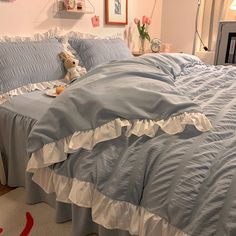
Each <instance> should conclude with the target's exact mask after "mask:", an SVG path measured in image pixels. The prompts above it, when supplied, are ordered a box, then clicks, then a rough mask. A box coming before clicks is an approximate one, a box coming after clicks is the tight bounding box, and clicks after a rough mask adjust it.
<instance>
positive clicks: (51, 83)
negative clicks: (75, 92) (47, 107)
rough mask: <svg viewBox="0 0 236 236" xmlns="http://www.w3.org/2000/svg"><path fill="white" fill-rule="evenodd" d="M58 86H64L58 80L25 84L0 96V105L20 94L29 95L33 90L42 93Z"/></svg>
mask: <svg viewBox="0 0 236 236" xmlns="http://www.w3.org/2000/svg"><path fill="white" fill-rule="evenodd" d="M59 85H65V83H64V82H62V81H60V80H54V81H48V82H40V83H36V84H27V85H25V86H22V87H20V88H17V89H13V90H11V91H9V92H7V93H4V94H2V95H0V104H2V103H4V102H6V101H7V100H8V99H10V98H11V97H14V96H18V95H22V94H25V93H29V92H32V91H35V90H41V91H43V90H45V89H50V88H54V87H55V86H59Z"/></svg>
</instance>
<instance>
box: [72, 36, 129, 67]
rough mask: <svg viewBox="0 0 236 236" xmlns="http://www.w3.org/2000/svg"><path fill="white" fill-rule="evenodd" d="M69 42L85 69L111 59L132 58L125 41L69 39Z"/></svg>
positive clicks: (117, 39)
mask: <svg viewBox="0 0 236 236" xmlns="http://www.w3.org/2000/svg"><path fill="white" fill-rule="evenodd" d="M68 42H69V44H70V45H71V47H72V48H73V49H75V51H76V52H77V54H78V55H79V57H80V58H79V60H80V61H81V63H82V65H83V66H84V67H85V68H86V69H87V70H91V69H92V68H94V67H96V66H98V65H100V64H103V63H107V62H110V61H112V60H124V59H129V58H132V57H133V55H132V54H131V52H130V50H129V48H128V47H127V45H126V44H125V42H124V41H123V40H121V39H119V38H116V39H78V38H71V39H69V41H68Z"/></svg>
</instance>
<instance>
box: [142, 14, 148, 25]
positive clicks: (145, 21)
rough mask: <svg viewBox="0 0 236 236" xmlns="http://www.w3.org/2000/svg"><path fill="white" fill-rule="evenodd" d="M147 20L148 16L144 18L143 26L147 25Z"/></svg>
mask: <svg viewBox="0 0 236 236" xmlns="http://www.w3.org/2000/svg"><path fill="white" fill-rule="evenodd" d="M147 18H148V17H146V16H143V19H142V24H143V25H145V24H146V23H147Z"/></svg>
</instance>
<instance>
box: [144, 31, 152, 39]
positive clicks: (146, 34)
mask: <svg viewBox="0 0 236 236" xmlns="http://www.w3.org/2000/svg"><path fill="white" fill-rule="evenodd" d="M145 38H146V39H147V40H148V41H151V38H150V36H149V34H148V32H145Z"/></svg>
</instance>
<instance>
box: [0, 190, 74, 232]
mask: <svg viewBox="0 0 236 236" xmlns="http://www.w3.org/2000/svg"><path fill="white" fill-rule="evenodd" d="M27 211H28V212H30V213H31V215H32V217H33V218H34V226H33V228H32V230H31V232H30V234H29V236H43V235H45V236H69V235H70V233H71V222H66V223H63V224H57V223H55V221H54V219H55V211H54V209H53V208H51V207H50V206H48V205H47V204H45V203H39V204H35V205H27V204H25V191H24V188H17V189H15V190H12V191H11V192H9V193H7V194H5V195H2V196H1V197H0V228H3V230H4V231H3V232H2V233H1V234H0V235H1V236H19V235H20V233H21V232H22V230H23V229H24V227H25V223H26V219H25V213H26V212H27Z"/></svg>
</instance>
